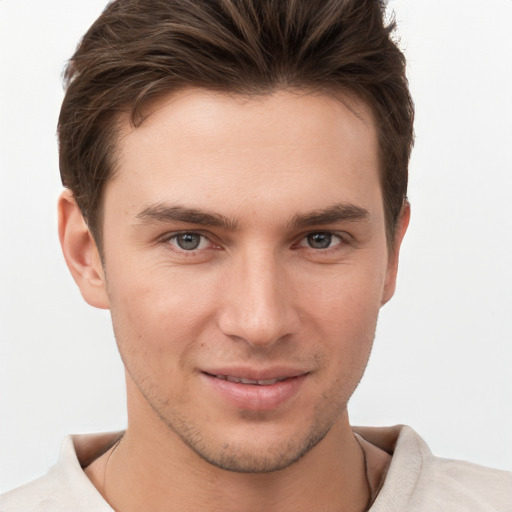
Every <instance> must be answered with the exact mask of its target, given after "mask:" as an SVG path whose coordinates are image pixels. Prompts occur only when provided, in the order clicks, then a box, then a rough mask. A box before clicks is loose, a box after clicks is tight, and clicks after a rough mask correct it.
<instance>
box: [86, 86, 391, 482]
mask: <svg viewBox="0 0 512 512" xmlns="http://www.w3.org/2000/svg"><path fill="white" fill-rule="evenodd" d="M347 105H349V106H350V108H348V107H347ZM118 149H119V155H118V156H119V160H118V169H117V173H116V175H115V176H114V178H113V179H112V181H111V182H109V183H108V184H107V186H106V189H105V194H104V224H103V240H104V247H103V252H104V254H103V256H104V262H103V269H102V271H104V276H105V277H104V283H105V290H106V297H107V298H106V299H105V301H106V302H105V304H101V305H102V306H105V307H109V308H110V310H111V313H112V319H113V325H114V330H115V334H116V339H117V342H118V345H119V350H120V352H121V355H122V358H123V361H124V364H125V366H126V370H127V375H128V394H129V402H130V403H131V405H130V410H129V419H130V422H132V423H133V422H137V421H139V420H141V421H142V419H141V418H138V417H137V416H140V415H145V416H146V417H145V418H144V421H145V422H146V424H148V423H149V424H150V423H151V422H152V421H154V422H160V423H161V422H163V423H164V424H165V425H166V426H167V427H168V428H169V435H170V436H171V437H172V438H173V439H175V440H179V442H180V443H185V444H186V445H187V446H188V447H190V448H192V449H193V450H194V451H195V452H196V453H197V454H199V455H200V456H201V457H202V458H203V459H205V460H207V461H209V462H211V463H213V464H215V465H217V466H219V467H222V468H225V469H229V470H235V471H247V472H261V471H272V470H276V469H280V468H284V467H286V466H288V465H289V464H291V463H293V462H295V461H296V460H298V459H299V458H300V457H301V456H302V455H303V454H305V453H306V452H307V451H308V450H310V449H311V448H312V447H313V446H315V445H316V444H317V443H318V442H319V441H320V440H322V439H323V438H324V437H326V438H327V437H328V436H329V433H330V432H332V431H333V429H334V428H335V427H336V425H337V424H339V422H341V421H342V418H343V416H344V414H345V409H346V405H347V401H348V399H349V397H350V396H351V394H352V392H353V391H354V389H355V387H356V386H357V384H358V382H359V380H360V378H361V376H362V374H363V371H364V368H365V366H366V363H367V360H368V357H369V354H370V350H371V345H372V341H373V336H374V331H375V326H376V321H377V315H378V311H379V308H380V306H381V305H382V304H383V303H384V302H385V301H386V300H387V299H389V297H390V296H391V294H392V291H393V285H394V278H395V271H396V268H395V266H396V264H395V257H394V256H393V255H390V254H389V253H388V248H387V243H386V234H385V223H384V208H383V202H382V195H381V188H380V184H379V169H378V160H377V137H376V132H375V128H374V125H373V120H372V116H371V114H370V113H369V111H368V109H367V108H366V107H365V105H364V104H362V103H361V102H358V101H355V100H354V99H352V100H350V103H349V100H348V99H345V100H344V101H340V99H336V98H333V97H330V96H318V95H307V94H299V93H292V92H276V93H274V94H272V95H269V96H264V97H258V98H252V99H247V98H240V97H229V96H227V95H220V94H214V93H212V92H205V91H200V90H187V91H184V92H181V93H180V94H177V95H174V96H172V97H169V98H167V99H166V100H165V101H161V102H159V103H158V104H157V105H156V106H154V109H153V110H152V113H151V115H150V116H149V117H148V118H147V119H146V121H145V122H144V123H143V125H142V126H141V127H139V128H137V129H131V128H130V126H129V124H128V123H126V126H125V129H124V132H123V133H122V136H121V139H120V142H119V146H118ZM96 305H98V304H96ZM141 411H144V412H141Z"/></svg>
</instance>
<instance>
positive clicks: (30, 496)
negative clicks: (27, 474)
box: [0, 473, 70, 512]
mask: <svg viewBox="0 0 512 512" xmlns="http://www.w3.org/2000/svg"><path fill="white" fill-rule="evenodd" d="M67 494H68V493H67V492H66V488H65V486H62V485H61V483H60V482H59V481H56V480H55V479H54V478H52V476H51V474H50V473H48V474H47V475H45V476H43V477H41V478H38V479H37V480H34V481H33V482H30V483H28V484H25V485H23V486H21V487H18V488H17V489H13V490H12V491H9V492H7V493H5V494H3V495H1V496H0V511H1V512H36V511H37V512H59V511H61V510H62V511H64V510H69V509H66V507H67V506H68V505H69V503H70V497H69V496H66V495H67Z"/></svg>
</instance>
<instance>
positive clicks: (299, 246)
mask: <svg viewBox="0 0 512 512" xmlns="http://www.w3.org/2000/svg"><path fill="white" fill-rule="evenodd" d="M184 235H192V236H199V237H201V240H200V241H199V246H200V245H201V244H202V243H204V241H207V242H208V243H209V244H210V247H206V248H195V249H190V250H187V249H183V248H181V247H179V246H178V245H177V242H176V240H177V239H178V237H180V236H184ZM315 235H324V236H325V235H327V236H329V237H331V238H330V240H329V243H331V242H332V239H333V238H336V239H338V242H337V243H335V244H334V245H333V246H329V247H326V248H315V247H310V246H309V245H307V239H308V237H313V236H315ZM349 237H350V235H348V234H347V233H344V232H342V233H339V232H332V231H310V232H309V233H304V234H301V236H300V238H299V239H298V241H297V242H295V243H294V244H293V245H292V248H293V249H296V250H310V251H314V252H315V253H316V254H319V255H321V254H325V255H327V254H332V253H333V252H335V251H340V250H343V248H344V247H345V246H346V245H348V244H349V243H350V239H349ZM173 241H174V242H175V243H173ZM161 242H162V243H164V244H166V245H167V247H168V249H169V250H171V251H173V252H175V253H177V254H179V255H182V256H185V257H193V256H197V254H198V253H200V252H203V251H205V250H208V249H220V248H221V246H220V245H216V244H215V243H214V242H212V240H211V238H210V236H209V235H206V234H203V233H201V232H199V231H179V232H174V233H169V234H167V235H166V236H165V237H163V238H162V239H161ZM304 242H305V243H304ZM303 244H304V245H303Z"/></svg>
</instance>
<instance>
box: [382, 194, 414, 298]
mask: <svg viewBox="0 0 512 512" xmlns="http://www.w3.org/2000/svg"><path fill="white" fill-rule="evenodd" d="M410 218H411V205H410V204H409V201H407V199H406V200H405V201H404V204H403V206H402V210H401V212H400V215H399V217H398V221H397V223H396V229H395V235H394V239H393V245H392V246H391V248H390V249H389V255H388V266H387V269H386V280H385V282H384V291H383V294H382V305H384V304H386V302H388V301H389V299H391V297H393V294H394V293H395V288H396V275H397V272H398V260H399V256H400V246H401V245H402V240H403V239H404V236H405V232H406V231H407V227H408V226H409V220H410Z"/></svg>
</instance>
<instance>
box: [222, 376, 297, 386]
mask: <svg viewBox="0 0 512 512" xmlns="http://www.w3.org/2000/svg"><path fill="white" fill-rule="evenodd" d="M212 377H215V378H216V379H220V380H227V381H228V382H236V383H238V384H252V385H253V386H271V385H272V384H275V383H276V382H282V381H283V380H286V379H288V378H289V377H280V378H277V379H260V380H254V379H246V378H245V377H234V376H232V375H212Z"/></svg>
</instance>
